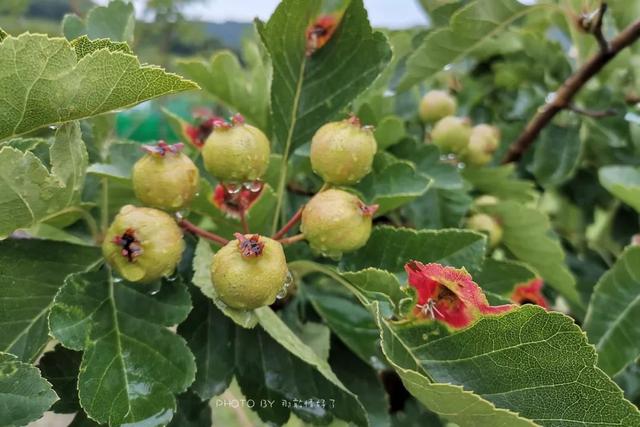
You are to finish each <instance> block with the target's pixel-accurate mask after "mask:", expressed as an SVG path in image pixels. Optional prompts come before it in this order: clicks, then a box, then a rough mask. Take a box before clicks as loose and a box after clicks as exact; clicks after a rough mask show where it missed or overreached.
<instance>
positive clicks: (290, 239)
mask: <svg viewBox="0 0 640 427" xmlns="http://www.w3.org/2000/svg"><path fill="white" fill-rule="evenodd" d="M302 240H304V234H302V233H300V234H296V235H295V236H291V237H285V238H283V239H279V240H278V242H280V243H282V244H283V245H290V244H292V243H296V242H300V241H302Z"/></svg>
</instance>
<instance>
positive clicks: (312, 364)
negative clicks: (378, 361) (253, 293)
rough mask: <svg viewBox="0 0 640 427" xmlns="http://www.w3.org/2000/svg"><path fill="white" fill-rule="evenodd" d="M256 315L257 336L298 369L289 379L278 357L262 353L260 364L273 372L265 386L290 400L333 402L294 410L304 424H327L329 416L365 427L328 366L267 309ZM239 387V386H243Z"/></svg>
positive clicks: (350, 397) (361, 414) (359, 409)
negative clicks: (316, 420) (266, 337)
mask: <svg viewBox="0 0 640 427" xmlns="http://www.w3.org/2000/svg"><path fill="white" fill-rule="evenodd" d="M255 313H256V315H257V316H258V319H259V322H260V326H261V328H258V329H256V333H258V334H260V333H264V332H266V333H267V334H268V335H269V336H270V337H271V338H272V339H273V340H274V343H277V344H279V345H280V346H281V347H282V349H286V350H287V352H288V354H289V358H291V356H294V357H295V358H296V359H298V360H297V362H296V363H295V364H296V365H298V366H299V368H298V369H295V372H296V374H295V376H292V375H290V372H288V371H289V370H288V369H286V366H287V364H284V363H276V362H275V361H273V359H274V358H275V357H277V353H276V354H272V352H271V351H268V348H267V350H266V351H263V353H262V358H263V360H264V361H265V362H267V363H268V364H270V365H271V369H273V370H274V372H273V374H272V375H274V378H273V379H267V383H268V384H269V385H270V386H271V387H273V388H274V389H275V390H277V391H278V392H279V393H280V394H281V395H282V396H284V397H285V398H287V399H289V400H292V399H302V400H303V401H304V400H307V399H314V400H316V399H325V400H326V399H327V398H330V399H333V401H334V403H333V404H332V405H327V407H326V408H319V407H309V408H299V410H298V411H295V410H294V412H296V414H297V415H298V416H299V417H301V418H302V419H303V420H306V421H311V420H313V419H314V418H323V419H325V418H326V419H328V420H330V419H331V417H332V416H335V417H337V418H340V419H342V420H345V421H350V422H353V423H354V424H356V425H360V426H366V425H367V417H366V413H365V410H364V408H363V406H362V404H361V403H360V402H359V401H358V399H357V397H356V396H355V395H354V394H353V393H352V392H350V391H349V390H348V389H347V388H346V387H345V386H344V385H343V384H342V382H340V380H339V379H338V378H337V377H336V375H335V373H334V372H333V371H332V370H331V367H330V366H329V364H328V363H327V362H326V361H325V360H323V359H321V358H320V357H318V355H317V354H316V353H315V352H314V351H313V350H312V349H311V348H310V347H308V346H307V345H305V344H304V343H303V342H302V341H301V340H300V338H298V337H297V336H296V335H295V334H294V333H293V331H291V329H289V327H287V325H286V324H285V323H284V322H283V321H282V320H281V319H280V318H279V317H278V316H277V315H276V314H275V313H274V312H273V310H271V309H270V308H269V307H262V308H259V309H257V310H255ZM263 331H264V332H263ZM263 342H264V341H263ZM274 353H275V352H274ZM283 368H284V369H286V371H282V369H283ZM239 381H240V379H239ZM240 384H241V385H242V382H240ZM243 391H244V388H243ZM314 412H315V414H314Z"/></svg>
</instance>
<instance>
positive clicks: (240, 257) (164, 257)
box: [102, 115, 377, 309]
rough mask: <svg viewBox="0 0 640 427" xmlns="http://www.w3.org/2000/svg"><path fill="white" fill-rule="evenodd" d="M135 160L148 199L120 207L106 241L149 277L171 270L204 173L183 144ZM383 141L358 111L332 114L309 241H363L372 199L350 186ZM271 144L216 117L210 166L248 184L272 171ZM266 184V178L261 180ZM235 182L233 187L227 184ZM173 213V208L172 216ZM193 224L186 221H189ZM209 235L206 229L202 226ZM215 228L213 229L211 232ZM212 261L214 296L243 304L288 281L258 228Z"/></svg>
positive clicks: (219, 175)
mask: <svg viewBox="0 0 640 427" xmlns="http://www.w3.org/2000/svg"><path fill="white" fill-rule="evenodd" d="M144 149H145V151H146V154H145V156H143V157H142V158H141V159H140V160H138V161H137V162H136V164H135V165H134V167H133V173H132V180H133V188H134V191H135V194H136V197H137V198H138V199H139V200H140V201H141V202H142V203H143V204H144V205H146V206H148V207H135V206H132V205H127V206H124V207H122V208H121V210H120V212H119V213H118V214H117V215H116V217H115V219H114V221H113V222H112V224H111V226H110V227H109V229H108V231H107V234H106V236H105V238H104V241H103V244H102V250H103V254H104V257H105V259H106V260H107V261H108V263H109V264H110V265H111V266H112V267H113V268H114V269H115V270H116V271H117V272H118V273H119V274H120V275H121V276H122V277H124V278H125V279H126V280H128V281H132V282H141V283H149V282H153V281H156V280H158V279H160V278H162V277H163V276H167V275H170V274H172V273H173V272H174V271H175V269H176V266H177V264H178V263H179V261H180V259H181V257H182V253H183V251H184V249H185V243H184V240H183V234H182V230H181V226H183V228H187V229H191V230H193V228H190V227H185V224H187V222H186V221H185V220H183V219H181V215H180V214H179V211H181V210H183V209H185V208H188V206H189V204H190V202H191V201H192V200H193V198H194V197H195V195H196V193H197V191H198V183H199V180H200V174H199V171H198V168H197V166H196V165H195V164H194V163H193V161H192V160H191V159H190V158H189V157H188V156H186V155H185V154H184V153H182V152H181V149H182V144H175V145H168V144H166V143H164V142H160V143H158V144H157V145H153V146H144ZM376 149H377V145H376V141H375V139H374V137H373V132H372V129H370V128H368V127H366V126H361V124H360V122H359V121H358V119H357V118H355V117H351V118H349V119H347V120H344V121H340V122H332V123H327V124H326V125H324V126H323V127H321V128H320V129H319V130H318V131H317V132H316V134H315V135H314V137H313V139H312V142H311V164H312V167H313V169H314V171H315V172H316V173H318V174H319V175H320V176H321V177H322V178H323V179H324V181H325V186H324V187H323V188H322V190H321V191H320V192H318V193H317V194H316V195H315V196H314V197H312V198H311V200H310V201H309V202H308V203H307V204H306V205H305V206H304V207H303V209H302V213H301V215H300V216H301V221H302V223H301V231H302V233H303V236H304V239H305V240H307V241H308V243H309V245H310V246H311V248H312V249H314V250H315V251H317V252H319V253H320V254H322V255H326V256H332V257H337V256H340V255H341V254H342V253H344V252H348V251H353V250H356V249H358V248H360V247H362V246H363V245H364V244H365V243H366V242H367V240H368V238H369V235H370V234H371V225H372V216H373V214H374V212H375V209H376V207H375V206H367V205H365V204H364V203H363V202H362V201H361V200H359V199H358V197H357V196H355V195H353V194H352V193H350V192H348V191H345V190H344V189H338V188H329V187H333V186H345V185H351V184H354V183H357V182H358V181H359V180H360V179H362V178H363V177H364V176H365V175H366V174H368V173H369V172H370V171H371V167H372V163H373V157H374V155H375V152H376ZM270 155H271V149H270V144H269V140H268V138H267V137H266V136H265V135H264V133H262V131H260V130H259V129H257V128H255V127H253V126H251V125H248V124H246V123H244V120H243V119H242V117H241V116H239V115H236V116H234V117H233V118H232V119H231V120H230V121H225V120H222V119H220V120H215V121H214V122H213V129H212V132H211V134H210V135H209V136H208V137H207V139H206V142H205V143H204V146H203V147H202V158H203V161H204V167H205V169H206V170H207V172H209V173H210V174H211V175H212V176H214V177H215V178H216V179H218V180H219V181H220V182H221V183H222V185H226V186H228V188H229V189H230V188H231V187H233V188H241V186H245V187H247V186H251V184H252V183H255V182H256V180H259V179H260V178H261V177H262V176H263V175H264V173H265V172H266V170H267V166H268V164H269V158H270ZM259 188H261V187H259ZM229 191H231V190H229ZM171 214H175V215H174V216H172V215H171ZM189 224H190V223H189ZM205 234H206V232H205ZM209 234H210V233H209ZM234 236H235V237H236V239H235V240H232V241H229V242H226V241H225V239H222V241H223V242H225V244H224V247H222V248H221V249H220V250H219V251H218V252H217V253H216V254H215V255H214V257H213V259H212V262H211V280H212V283H213V286H214V288H215V290H216V292H217V294H218V297H219V298H220V299H221V300H222V301H223V302H224V303H225V304H227V305H229V306H230V307H233V308H238V309H253V308H257V307H260V306H263V305H269V304H271V303H273V302H274V301H275V299H276V296H278V294H279V292H281V290H282V289H283V286H286V285H287V284H288V283H289V281H290V274H289V272H288V269H287V262H286V258H285V253H284V249H283V247H282V243H281V242H280V241H278V240H277V239H276V238H269V237H265V236H260V235H256V234H240V233H236V234H234Z"/></svg>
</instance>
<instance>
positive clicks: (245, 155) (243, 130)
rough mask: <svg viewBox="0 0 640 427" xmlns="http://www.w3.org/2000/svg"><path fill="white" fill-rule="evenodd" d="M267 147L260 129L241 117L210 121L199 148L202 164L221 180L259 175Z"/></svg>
mask: <svg viewBox="0 0 640 427" xmlns="http://www.w3.org/2000/svg"><path fill="white" fill-rule="evenodd" d="M270 155H271V148H270V147H269V140H268V139H267V137H266V136H265V134H264V133H262V132H261V131H260V129H258V128H255V127H253V126H251V125H247V124H244V123H243V122H242V121H237V122H234V124H233V125H231V124H222V125H214V130H213V132H211V135H209V137H208V138H207V141H206V142H205V144H204V147H203V148H202V157H203V159H204V167H205V168H206V169H207V170H208V171H209V173H211V175H213V176H215V177H216V178H218V179H219V180H220V181H223V182H234V181H235V182H247V181H254V180H256V179H258V178H260V177H261V176H262V175H264V173H265V172H266V170H267V166H269V156H270Z"/></svg>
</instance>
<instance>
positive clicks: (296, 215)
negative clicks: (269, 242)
mask: <svg viewBox="0 0 640 427" xmlns="http://www.w3.org/2000/svg"><path fill="white" fill-rule="evenodd" d="M303 209H304V206H300V208H299V209H298V210H297V211H296V213H294V214H293V216H292V217H291V219H290V220H289V221H287V223H286V224H285V225H284V226H283V227H282V228H281V229H280V230H278V231H277V232H276V233H275V234H274V235H273V237H271V238H272V239H273V240H281V238H282V237H283V236H284V235H285V234H287V232H288V231H289V230H291V229H292V228H293V227H294V226H295V225H296V224H297V223H298V221H300V218H302V210H303Z"/></svg>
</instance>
